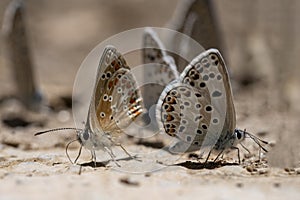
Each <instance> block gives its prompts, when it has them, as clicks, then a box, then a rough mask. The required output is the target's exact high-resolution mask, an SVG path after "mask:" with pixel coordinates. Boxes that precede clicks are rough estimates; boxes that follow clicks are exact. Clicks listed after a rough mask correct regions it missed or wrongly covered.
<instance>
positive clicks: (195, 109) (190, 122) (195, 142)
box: [156, 49, 267, 162]
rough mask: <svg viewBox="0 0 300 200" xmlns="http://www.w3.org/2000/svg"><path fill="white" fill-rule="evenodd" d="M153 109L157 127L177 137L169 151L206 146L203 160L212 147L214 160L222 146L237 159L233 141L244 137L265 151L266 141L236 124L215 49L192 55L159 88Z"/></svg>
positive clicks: (227, 84) (224, 73) (225, 74)
mask: <svg viewBox="0 0 300 200" xmlns="http://www.w3.org/2000/svg"><path fill="white" fill-rule="evenodd" d="M156 109H157V110H156V113H157V120H158V124H159V125H160V128H161V129H162V130H164V132H165V133H167V134H168V135H170V136H173V137H176V138H177V139H178V142H176V143H175V144H174V145H173V146H171V147H170V148H169V150H170V151H171V152H173V153H179V152H189V151H195V150H200V149H201V150H203V149H208V150H209V153H208V156H207V159H206V162H207V160H208V158H209V156H210V153H211V152H212V150H215V151H217V152H219V154H218V156H217V157H216V159H215V161H216V160H217V158H218V157H219V156H220V155H221V154H222V153H223V152H224V150H227V149H237V150H238V158H239V162H240V156H239V149H238V148H237V147H236V145H237V144H241V142H242V141H243V140H244V139H245V138H247V137H248V138H251V139H253V140H254V142H256V143H257V144H258V145H259V147H260V148H261V149H263V150H264V151H267V150H266V149H265V148H264V147H262V145H261V143H264V144H267V142H265V141H263V140H261V139H259V138H257V137H256V136H254V135H252V134H250V133H248V132H246V131H244V130H240V129H237V128H236V114H235V109H234V104H233V97H232V91H231V85H230V81H229V76H228V72H227V69H226V65H225V62H224V60H223V58H222V56H221V54H220V53H219V51H218V50H216V49H209V50H207V51H205V52H203V53H201V54H200V55H198V56H197V57H196V58H194V59H193V60H192V62H191V63H190V64H189V65H188V66H187V67H186V68H185V70H184V71H183V72H182V74H181V75H180V77H179V78H178V79H177V80H175V81H173V82H171V83H170V84H168V86H167V87H166V88H165V89H164V90H163V92H162V94H161V95H160V98H159V101H158V103H157V108H156ZM241 145H242V144H241ZM242 147H244V146H243V145H242ZM244 148H245V147H244Z"/></svg>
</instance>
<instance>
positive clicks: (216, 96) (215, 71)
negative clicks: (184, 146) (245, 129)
mask: <svg viewBox="0 0 300 200" xmlns="http://www.w3.org/2000/svg"><path fill="white" fill-rule="evenodd" d="M180 80H181V81H182V82H183V83H187V84H189V85H191V86H192V87H193V88H194V89H196V90H202V92H200V93H203V94H204V95H205V99H206V100H209V101H207V102H205V101H202V100H201V99H199V101H198V102H199V103H200V104H201V103H202V104H203V105H205V109H204V110H203V111H202V112H201V113H202V114H203V115H206V116H205V118H207V117H210V122H208V123H206V124H205V125H207V126H208V129H207V130H204V131H205V133H206V136H205V137H204V138H203V137H201V138H199V140H198V139H197V137H196V138H195V141H196V142H199V143H200V144H202V146H214V145H215V144H216V143H217V141H218V140H219V138H224V137H226V136H227V135H228V133H233V132H234V128H235V125H236V116H235V109H234V105H233V99H232V91H231V85H230V81H229V76H228V72H227V69H226V65H225V62H224V60H223V58H222V56H221V54H220V52H219V51H218V50H216V49H209V50H207V51H205V52H203V53H201V54H200V55H199V56H197V57H196V58H195V59H194V60H193V61H192V62H191V63H190V65H189V66H188V67H187V68H186V69H185V70H184V72H183V73H182V74H181V76H180ZM207 108H209V109H211V111H208V110H207ZM199 128H201V125H200V124H199Z"/></svg>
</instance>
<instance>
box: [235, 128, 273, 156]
mask: <svg viewBox="0 0 300 200" xmlns="http://www.w3.org/2000/svg"><path fill="white" fill-rule="evenodd" d="M234 136H235V141H234V144H233V146H236V145H237V144H241V145H242V147H243V148H245V147H244V146H243V144H242V143H241V142H242V141H243V140H244V139H245V138H250V139H252V140H253V141H254V142H255V143H256V144H257V145H258V146H259V147H260V148H261V149H262V150H263V151H264V152H268V150H267V149H265V148H264V147H263V146H262V144H268V142H267V141H264V140H262V139H260V138H258V137H256V136H255V135H253V134H251V133H249V132H246V129H245V130H240V129H235V130H234ZM247 151H249V150H247Z"/></svg>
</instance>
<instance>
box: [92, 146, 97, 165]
mask: <svg viewBox="0 0 300 200" xmlns="http://www.w3.org/2000/svg"><path fill="white" fill-rule="evenodd" d="M91 154H92V162H93V163H94V167H96V166H97V162H96V159H97V158H96V152H95V150H91Z"/></svg>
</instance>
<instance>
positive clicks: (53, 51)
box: [0, 0, 300, 200]
mask: <svg viewBox="0 0 300 200" xmlns="http://www.w3.org/2000/svg"><path fill="white" fill-rule="evenodd" d="M8 2H9V1H8V0H3V1H1V3H0V8H1V11H0V14H1V17H2V14H3V12H4V8H5V6H6V5H7V3H8ZM27 2H28V3H27V9H28V10H27V15H28V18H27V23H28V27H29V28H28V32H29V35H30V41H31V46H32V50H33V55H34V63H35V66H36V75H37V79H38V82H39V85H40V88H41V90H42V91H43V93H44V94H45V96H46V97H47V99H48V103H49V105H50V108H51V109H49V110H48V111H47V112H44V113H39V114H37V113H31V112H27V111H25V110H24V109H23V108H22V107H21V106H20V105H19V103H18V102H16V101H14V100H11V99H9V100H6V97H7V96H9V95H11V94H13V91H14V87H13V85H12V80H11V72H10V70H9V69H8V68H7V67H6V66H5V65H4V64H1V67H0V70H1V74H0V77H1V79H0V84H1V90H0V94H1V104H0V111H1V115H0V117H1V120H2V123H1V126H0V133H1V134H0V142H1V143H0V199H41V198H43V199H67V198H68V199H69V198H72V199H121V198H122V199H141V198H143V199H145V200H146V199H166V198H172V199H183V198H184V199H195V198H203V199H206V198H210V199H238V198H239V199H251V200H253V199H300V178H299V177H300V168H299V167H300V165H299V161H300V156H299V151H298V150H299V144H300V142H299V134H298V130H299V125H298V123H299V122H298V121H299V117H298V116H299V115H298V113H296V112H289V111H286V110H282V109H279V108H277V107H276V106H275V107H274V105H272V102H273V101H272V99H274V98H276V96H270V94H271V95H272V92H273V91H274V88H275V89H276V86H274V88H273V87H272V86H267V88H268V91H267V92H266V83H265V82H255V83H253V84H250V85H248V86H241V85H239V83H238V81H237V83H234V84H233V85H234V97H235V106H236V110H237V125H238V127H245V128H247V130H248V131H250V132H252V133H255V134H256V135H258V136H259V137H261V138H262V139H265V140H268V141H270V142H271V145H266V148H267V149H268V150H269V153H268V154H262V155H261V159H260V160H259V158H258V152H259V149H258V148H257V146H256V145H255V144H254V143H253V142H251V141H247V142H246V143H245V145H246V146H247V147H248V148H249V150H250V151H251V154H248V153H247V152H246V151H244V150H243V149H242V148H241V158H242V162H241V164H240V165H238V164H237V154H236V152H230V153H228V154H226V155H225V157H224V159H223V160H220V161H219V162H216V163H212V162H209V163H208V164H207V165H203V164H202V163H203V159H200V160H197V159H196V158H195V154H185V155H182V156H181V157H176V156H174V155H171V154H169V153H168V152H166V151H164V150H161V147H162V146H164V144H163V143H162V142H164V141H160V140H154V141H150V142H148V143H145V142H138V141H135V140H132V139H128V138H127V139H125V140H124V146H125V148H126V149H127V151H129V152H131V153H132V154H133V155H135V154H136V153H139V154H143V155H146V156H145V157H144V158H140V159H141V161H136V160H132V159H127V157H126V154H124V152H122V151H121V150H120V149H119V148H117V147H113V151H114V152H115V154H116V155H117V160H118V163H119V164H120V165H121V167H117V166H116V164H115V163H114V162H112V161H110V160H109V157H108V155H106V154H105V153H104V152H97V158H98V160H97V161H98V162H97V163H96V167H94V163H91V162H89V161H90V154H89V152H87V151H85V150H84V151H83V155H82V156H81V157H80V159H79V162H78V163H79V165H73V164H72V163H70V162H69V160H68V158H67V156H66V154H65V145H66V144H67V143H68V142H69V141H71V140H72V139H74V138H75V134H74V133H73V132H69V133H68V132H66V133H63V132H60V133H57V134H56V133H53V134H49V135H43V136H39V137H34V136H33V134H34V133H35V132H37V131H40V130H45V129H50V128H55V127H73V126H74V125H73V124H74V123H73V120H72V110H71V105H70V102H71V100H70V99H71V94H72V87H73V82H74V79H75V75H76V72H77V69H78V68H79V66H80V64H81V62H82V61H83V59H84V58H85V56H86V55H87V54H88V53H89V51H90V50H91V49H92V48H94V46H95V45H96V44H98V43H99V42H101V41H103V40H104V39H106V38H107V37H109V36H111V35H113V34H116V33H118V32H121V31H124V30H127V29H130V28H135V27H142V26H164V25H165V24H166V23H167V22H168V20H169V19H170V17H171V16H172V12H173V11H174V9H175V6H176V1H173V0H168V1H163V2H161V1H158V0H157V1H156V0H155V1H151V2H150V1H149V2H146V1H139V0H130V3H128V2H125V1H117V2H114V3H110V2H108V1H97V0H88V1H84V3H83V1H80V0H74V1H69V0H64V1H58V0H51V1H34V0H28V1H27ZM153 10H155V11H156V12H157V13H159V14H154V13H153ZM232 57H234V56H232ZM232 59H233V58H231V60H232ZM1 60H2V61H3V60H5V59H4V58H3V55H2V54H1ZM62 69H63V72H64V73H61V71H62ZM233 73H234V71H233ZM66 74H67V76H66ZM253 97H255V98H253ZM16 123H17V124H19V126H18V127H15V124H16ZM78 148H79V145H76V144H74V145H72V146H71V147H70V149H69V154H70V157H71V158H72V160H74V159H75V157H76V155H77V152H78ZM153 152H154V153H153ZM166 164H169V166H166ZM149 169H152V170H149ZM153 169H154V170H153ZM137 172H138V173H137Z"/></svg>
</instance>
